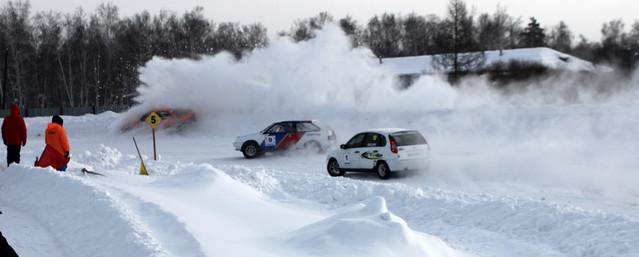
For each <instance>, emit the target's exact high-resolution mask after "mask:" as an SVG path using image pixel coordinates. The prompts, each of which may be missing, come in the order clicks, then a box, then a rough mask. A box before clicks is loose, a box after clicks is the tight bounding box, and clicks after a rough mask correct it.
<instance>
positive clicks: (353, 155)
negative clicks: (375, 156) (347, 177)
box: [340, 133, 366, 169]
mask: <svg viewBox="0 0 639 257" xmlns="http://www.w3.org/2000/svg"><path fill="white" fill-rule="evenodd" d="M365 137H366V133H360V134H357V135H355V136H353V137H352V138H351V139H350V140H348V142H347V143H346V144H344V148H343V149H342V151H341V153H342V156H340V160H341V162H342V164H341V165H340V166H342V167H343V168H345V169H357V167H359V161H360V160H359V159H360V157H358V156H359V155H360V154H361V151H362V145H363V144H364V139H365Z"/></svg>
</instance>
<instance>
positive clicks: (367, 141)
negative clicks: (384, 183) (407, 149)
mask: <svg viewBox="0 0 639 257" xmlns="http://www.w3.org/2000/svg"><path fill="white" fill-rule="evenodd" d="M385 146H386V137H384V136H383V135H382V134H378V133H367V134H366V137H365V138H364V144H363V147H362V151H361V153H360V155H359V157H360V159H359V167H358V168H359V169H373V168H375V165H377V161H378V160H382V159H383V158H384V155H383V153H384V147H385Z"/></svg>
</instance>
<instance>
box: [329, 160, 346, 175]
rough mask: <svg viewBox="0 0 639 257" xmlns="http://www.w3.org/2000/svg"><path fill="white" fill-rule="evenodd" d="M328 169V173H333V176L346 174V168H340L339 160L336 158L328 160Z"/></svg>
mask: <svg viewBox="0 0 639 257" xmlns="http://www.w3.org/2000/svg"><path fill="white" fill-rule="evenodd" d="M326 169H327V170H328V175H331V177H339V176H344V170H342V169H340V167H339V163H337V160H335V159H330V160H329V161H328V165H326Z"/></svg>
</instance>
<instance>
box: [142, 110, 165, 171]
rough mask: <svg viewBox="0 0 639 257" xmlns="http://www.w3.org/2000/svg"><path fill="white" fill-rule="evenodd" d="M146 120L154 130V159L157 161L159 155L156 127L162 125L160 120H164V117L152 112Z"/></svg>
mask: <svg viewBox="0 0 639 257" xmlns="http://www.w3.org/2000/svg"><path fill="white" fill-rule="evenodd" d="M144 121H145V122H146V124H149V127H151V130H152V131H153V160H154V161H157V160H158V155H157V152H156V149H155V129H156V128H157V127H158V126H159V125H160V122H162V118H161V117H160V115H158V114H157V113H155V112H151V113H150V114H149V116H147V117H146V119H145V120H144Z"/></svg>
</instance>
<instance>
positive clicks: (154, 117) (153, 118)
mask: <svg viewBox="0 0 639 257" xmlns="http://www.w3.org/2000/svg"><path fill="white" fill-rule="evenodd" d="M144 121H145V122H146V124H149V126H150V127H151V128H152V129H156V128H158V126H159V125H160V122H161V121H162V118H160V115H158V114H157V113H155V112H151V113H150V114H149V116H147V117H146V119H145V120H144Z"/></svg>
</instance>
